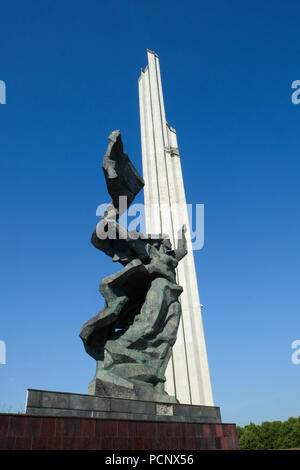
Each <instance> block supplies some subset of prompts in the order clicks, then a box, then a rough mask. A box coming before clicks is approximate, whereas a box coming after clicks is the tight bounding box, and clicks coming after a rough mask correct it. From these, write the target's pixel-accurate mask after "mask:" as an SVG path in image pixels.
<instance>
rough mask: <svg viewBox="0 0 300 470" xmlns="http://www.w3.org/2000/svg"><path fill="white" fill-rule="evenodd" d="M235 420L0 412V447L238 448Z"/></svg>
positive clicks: (60, 448)
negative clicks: (182, 420) (151, 419)
mask: <svg viewBox="0 0 300 470" xmlns="http://www.w3.org/2000/svg"><path fill="white" fill-rule="evenodd" d="M238 447H239V444H238V438H237V433H236V426H235V424H202V423H201V424H200V423H174V422H169V423H168V422H142V421H124V420H123V421H121V420H120V421H113V420H104V419H99V418H72V417H54V416H53V417H52V416H51V417H49V416H30V415H24V414H8V413H2V414H0V450H20V449H22V450H217V449H238Z"/></svg>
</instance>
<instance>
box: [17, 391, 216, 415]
mask: <svg viewBox="0 0 300 470" xmlns="http://www.w3.org/2000/svg"><path fill="white" fill-rule="evenodd" d="M26 413H27V414H31V415H44V416H73V417H82V418H102V419H116V420H130V421H132V420H140V421H155V422H165V421H168V422H184V423H221V414H220V408H219V407H217V406H195V405H181V404H179V403H176V404H175V403H172V404H171V403H170V404H169V403H155V402H150V401H142V400H126V399H123V398H108V397H96V396H93V395H80V394H75V393H63V392H52V391H45V390H32V389H29V390H28V392H27V402H26Z"/></svg>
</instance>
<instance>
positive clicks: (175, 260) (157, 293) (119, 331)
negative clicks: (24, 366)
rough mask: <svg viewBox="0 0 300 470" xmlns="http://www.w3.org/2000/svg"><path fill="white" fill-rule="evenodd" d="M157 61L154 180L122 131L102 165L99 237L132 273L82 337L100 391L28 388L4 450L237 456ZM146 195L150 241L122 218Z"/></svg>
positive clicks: (148, 140)
mask: <svg viewBox="0 0 300 470" xmlns="http://www.w3.org/2000/svg"><path fill="white" fill-rule="evenodd" d="M148 61H149V64H148V66H147V67H146V69H144V70H142V72H141V77H140V79H139V97H140V116H141V136H142V156H143V174H144V178H142V176H141V175H140V174H139V173H138V171H137V170H136V168H135V167H134V166H133V164H132V162H131V161H130V158H129V157H128V155H127V154H126V153H124V151H123V143H122V138H121V133H120V131H113V132H112V133H111V134H110V136H109V145H108V148H107V151H106V153H105V155H104V158H103V162H102V168H103V172H104V177H105V181H106V186H107V190H108V193H109V194H110V196H111V198H112V201H111V203H110V204H108V206H107V208H106V211H105V213H104V215H103V216H102V217H101V220H100V221H99V223H98V224H97V227H96V228H95V230H94V232H93V234H92V238H91V241H92V244H93V245H94V246H95V248H97V249H99V250H100V251H102V252H103V253H104V254H105V255H107V256H109V257H110V258H111V259H112V261H113V262H115V263H120V264H121V265H122V268H121V269H119V270H118V271H117V272H114V273H113V274H111V275H110V276H108V277H106V278H105V279H103V280H102V282H101V284H100V287H99V290H100V293H101V294H102V295H103V297H104V301H105V305H104V308H102V309H101V310H100V311H99V312H98V314H96V315H95V316H93V317H92V318H90V319H89V320H88V321H87V322H86V323H85V324H84V325H83V327H82V329H81V332H80V337H81V340H82V341H83V344H84V347H85V350H86V352H87V353H88V354H89V355H90V356H92V357H93V358H94V359H95V361H96V373H95V376H94V379H93V380H92V381H91V382H90V384H89V387H88V389H89V394H77V393H65V392H55V391H45V390H32V389H28V391H27V399H26V414H25V415H9V414H5V416H3V415H1V414H0V428H1V429H2V430H4V431H3V432H2V434H3V433H4V434H3V437H2V440H1V445H2V448H11V449H20V448H22V449H61V450H62V449H71V448H72V449H103V450H121V449H127V450H129V449H130V450H141V449H147V450H149V449H151V450H161V449H163V450H172V451H174V450H194V449H195V450H196V449H236V448H238V439H237V433H236V427H235V425H234V424H223V423H222V422H221V415H220V409H219V407H216V406H214V405H213V399H212V393H211V385H210V378H209V370H208V363H207V356H206V347H205V340H204V334H203V327H202V320H201V310H200V302H199V295H198V286H197V279H196V273H195V266H194V259H193V252H192V246H191V240H190V229H189V220H188V214H187V210H186V200H185V193H184V186H183V179H182V173H181V165H180V158H179V151H178V146H177V138H176V131H175V130H174V129H173V128H172V127H170V126H169V125H168V124H167V122H166V119H165V112H164V103H163V96H162V87H161V79H160V72H159V61H158V57H157V55H156V54H155V53H154V52H152V51H148ZM143 187H144V195H145V206H146V232H147V233H140V232H138V231H129V230H127V228H126V227H124V226H122V224H121V223H120V221H119V219H120V216H121V215H122V214H123V213H124V212H125V211H127V209H128V208H129V206H130V204H132V202H133V201H134V198H135V197H136V195H137V194H138V193H139V192H140V191H141V189H142V188H143ZM101 256H104V255H103V254H101ZM16 433H17V435H16Z"/></svg>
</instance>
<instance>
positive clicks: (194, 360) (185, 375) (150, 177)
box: [139, 50, 213, 406]
mask: <svg viewBox="0 0 300 470" xmlns="http://www.w3.org/2000/svg"><path fill="white" fill-rule="evenodd" d="M147 54H148V66H147V67H146V69H144V70H142V71H141V76H140V78H139V100H140V101H139V102H140V121H141V140H142V158H143V175H144V180H145V188H144V197H145V213H146V231H147V232H148V233H160V232H162V233H166V234H168V235H169V236H170V240H171V242H172V244H173V247H174V244H175V239H176V237H177V232H178V230H179V229H180V228H181V227H182V225H183V224H186V226H187V229H188V232H187V239H188V254H187V255H186V257H185V258H183V260H182V261H181V262H180V263H179V266H178V269H177V277H178V283H179V284H180V285H181V286H182V287H183V289H184V290H183V293H182V295H181V296H180V302H181V306H182V318H181V322H180V325H179V329H178V335H177V340H176V343H175V345H174V347H173V351H172V360H170V362H169V365H168V368H167V372H166V377H167V384H166V390H167V392H168V393H170V394H173V395H176V397H177V398H178V400H179V401H180V402H181V403H191V404H195V405H207V406H211V405H213V397H212V390H211V384H210V375H209V368H208V361H207V354H206V346H205V339H204V332H203V325H202V317H201V308H200V300H199V294H198V285H197V277H196V271H195V265H194V256H193V251H192V246H191V241H190V230H189V219H188V212H187V207H186V198H185V191H184V185H183V177H182V171H181V163H180V157H179V151H178V145H177V136H176V131H175V129H173V128H172V127H170V126H169V125H168V124H167V122H166V117H165V108H164V101H163V93H162V84H161V76H160V67H159V59H158V56H157V55H156V54H155V53H154V52H152V51H149V50H148V52H147Z"/></svg>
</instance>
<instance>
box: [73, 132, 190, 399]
mask: <svg viewBox="0 0 300 470" xmlns="http://www.w3.org/2000/svg"><path fill="white" fill-rule="evenodd" d="M102 167H103V170H104V175H105V179H106V184H107V188H108V192H109V194H110V195H111V197H112V202H111V203H110V204H109V205H108V207H107V210H106V212H105V214H104V216H103V217H102V219H101V220H100V222H99V224H98V225H97V227H96V230H95V231H94V233H93V235H92V243H93V245H94V246H95V247H96V248H98V249H99V250H101V251H103V252H104V253H106V254H107V255H108V256H110V257H111V258H112V260H113V261H114V262H117V261H118V262H120V263H121V264H122V265H123V266H124V267H123V269H121V270H120V271H118V272H117V273H115V274H113V275H111V276H109V277H107V278H105V279H103V281H102V282H101V284H100V288H99V290H100V292H101V294H102V295H103V296H104V298H105V307H104V308H103V309H102V310H100V312H99V313H98V314H97V315H96V316H95V317H93V318H91V319H90V320H89V321H88V322H87V323H85V324H84V325H83V327H82V330H81V333H80V337H81V339H82V340H83V343H84V346H85V349H86V351H87V353H88V354H89V355H91V356H92V357H93V358H94V359H95V360H96V361H97V366H96V374H95V377H94V379H93V381H92V382H91V383H90V384H89V393H90V394H93V395H98V396H114V397H121V398H134V399H142V400H151V401H163V402H176V399H175V397H171V396H169V395H168V394H167V393H166V392H165V390H164V383H165V380H166V379H165V370H166V367H167V364H168V361H169V359H170V356H171V351H172V346H173V345H174V343H175V341H176V336H177V330H178V325H179V321H180V316H181V306H180V302H179V300H178V299H179V296H180V294H181V292H182V287H181V286H179V285H178V284H177V283H176V267H177V265H178V262H179V261H180V260H181V259H182V258H183V257H184V256H185V255H186V253H187V248H186V239H185V231H186V228H185V226H183V227H182V229H181V230H180V232H179V233H178V246H177V248H176V249H173V250H172V246H171V242H170V240H169V238H168V236H167V235H163V234H159V235H144V234H142V233H139V232H128V231H127V230H126V229H125V228H124V227H122V226H121V225H120V224H119V223H118V219H119V217H120V216H121V215H122V213H123V212H124V210H127V209H128V207H129V205H130V204H131V203H132V201H133V200H134V198H135V196H136V195H137V193H138V192H139V191H140V190H141V189H142V187H143V186H144V182H143V179H142V177H141V176H140V175H139V174H138V172H137V170H136V169H135V168H134V166H133V165H132V163H131V162H130V160H129V158H128V156H127V155H126V154H124V153H123V144H122V140H121V134H120V131H114V132H112V133H111V135H110V136H109V146H108V149H107V152H106V154H105V156H104V160H103V165H102ZM120 200H122V201H123V202H124V200H125V201H126V204H125V205H124V204H123V207H121V204H120Z"/></svg>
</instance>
